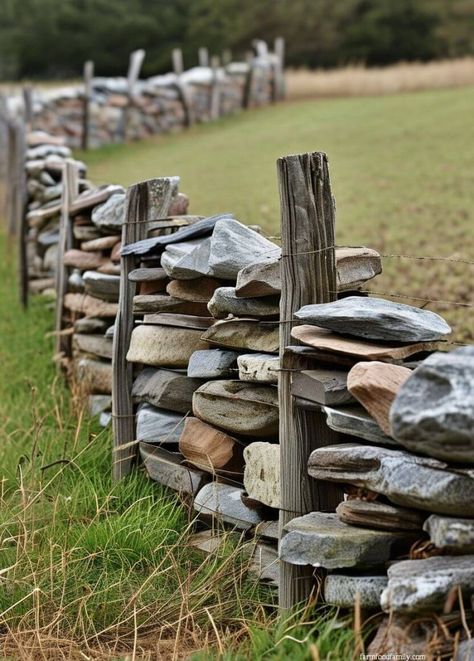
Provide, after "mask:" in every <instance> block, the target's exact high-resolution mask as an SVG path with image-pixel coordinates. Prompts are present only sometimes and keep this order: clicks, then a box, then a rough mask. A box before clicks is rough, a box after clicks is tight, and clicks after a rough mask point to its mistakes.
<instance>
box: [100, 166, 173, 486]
mask: <svg viewBox="0 0 474 661" xmlns="http://www.w3.org/2000/svg"><path fill="white" fill-rule="evenodd" d="M173 186H174V181H173V179H172V178H171V177H163V178H161V179H150V180H149V181H142V182H139V183H137V184H134V185H133V186H130V188H129V189H128V190H127V198H126V204H125V222H124V225H123V229H122V246H126V245H128V244H129V243H135V242H136V241H141V240H142V239H144V238H146V235H147V229H148V223H149V222H150V221H151V220H156V219H158V218H163V217H165V216H166V215H167V213H168V209H169V206H170V204H171V199H172V194H173ZM135 261H136V258H135V257H134V255H125V256H122V259H121V269H120V298H119V307H118V312H117V317H116V320H115V333H114V341H113V350H112V352H113V353H112V372H113V377H112V378H113V382H112V425H113V435H114V449H113V453H114V454H113V457H112V461H113V463H112V465H113V469H112V470H113V478H114V480H119V479H121V478H122V477H125V476H126V475H128V473H130V470H131V467H132V464H133V460H134V456H135V454H136V448H135V447H134V446H133V445H131V444H132V443H133V441H134V440H135V420H134V415H133V403H132V383H133V374H132V368H133V366H132V364H131V363H129V362H128V361H127V359H126V355H127V351H128V347H129V345H130V338H131V335H132V330H133V296H134V294H135V283H134V282H130V281H129V279H128V275H129V273H130V272H131V271H133V269H134V268H135Z"/></svg>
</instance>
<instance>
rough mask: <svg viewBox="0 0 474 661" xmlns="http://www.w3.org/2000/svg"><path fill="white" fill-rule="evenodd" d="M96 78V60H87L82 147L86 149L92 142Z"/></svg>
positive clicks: (85, 65)
mask: <svg viewBox="0 0 474 661" xmlns="http://www.w3.org/2000/svg"><path fill="white" fill-rule="evenodd" d="M93 79H94V62H92V60H87V62H85V63H84V98H83V103H84V107H83V116H82V140H81V147H82V149H84V151H87V150H88V149H89V142H90V119H91V117H90V115H91V111H90V103H91V98H92V81H93Z"/></svg>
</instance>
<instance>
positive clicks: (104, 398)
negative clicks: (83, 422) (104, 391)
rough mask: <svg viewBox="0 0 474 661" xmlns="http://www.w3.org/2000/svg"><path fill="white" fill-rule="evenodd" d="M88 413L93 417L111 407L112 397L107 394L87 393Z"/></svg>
mask: <svg viewBox="0 0 474 661" xmlns="http://www.w3.org/2000/svg"><path fill="white" fill-rule="evenodd" d="M87 408H88V410H89V415H90V416H91V417H94V416H95V415H100V414H101V413H104V412H105V411H110V409H111V408H112V397H110V396H109V395H89V397H88V399H87Z"/></svg>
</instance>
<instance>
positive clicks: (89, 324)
mask: <svg viewBox="0 0 474 661" xmlns="http://www.w3.org/2000/svg"><path fill="white" fill-rule="evenodd" d="M108 326H109V321H108V319H100V318H99V317H83V318H82V319H76V321H75V322H74V332H75V333H81V334H86V333H96V334H98V335H100V334H101V333H102V334H103V333H105V331H106V330H107V328H108Z"/></svg>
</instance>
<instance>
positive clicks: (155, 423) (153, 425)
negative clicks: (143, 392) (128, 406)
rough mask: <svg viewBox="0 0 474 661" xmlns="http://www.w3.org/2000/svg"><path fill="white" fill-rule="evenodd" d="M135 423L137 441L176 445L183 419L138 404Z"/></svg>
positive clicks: (146, 405)
mask: <svg viewBox="0 0 474 661" xmlns="http://www.w3.org/2000/svg"><path fill="white" fill-rule="evenodd" d="M136 422H137V439H138V440H139V441H146V442H147V443H160V444H161V443H166V444H176V443H179V439H180V437H181V433H182V431H183V429H184V422H185V417H184V416H183V415H181V414H179V413H175V412H174V411H167V410H165V409H160V408H157V407H155V406H151V405H150V404H140V406H139V407H138V409H137V416H136Z"/></svg>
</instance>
